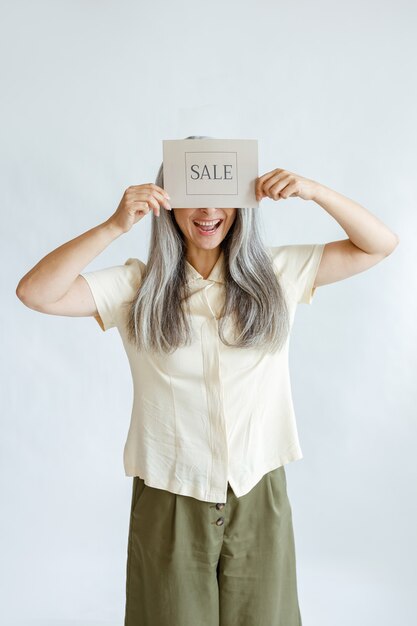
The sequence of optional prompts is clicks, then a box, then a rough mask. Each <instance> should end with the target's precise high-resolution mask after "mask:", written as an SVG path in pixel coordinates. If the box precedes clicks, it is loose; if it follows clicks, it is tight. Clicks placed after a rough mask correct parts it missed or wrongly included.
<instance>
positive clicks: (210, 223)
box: [194, 220, 221, 226]
mask: <svg viewBox="0 0 417 626" xmlns="http://www.w3.org/2000/svg"><path fill="white" fill-rule="evenodd" d="M219 222H221V220H215V221H214V222H197V220H195V221H194V223H195V224H199V225H200V226H215V225H216V224H218V223H219Z"/></svg>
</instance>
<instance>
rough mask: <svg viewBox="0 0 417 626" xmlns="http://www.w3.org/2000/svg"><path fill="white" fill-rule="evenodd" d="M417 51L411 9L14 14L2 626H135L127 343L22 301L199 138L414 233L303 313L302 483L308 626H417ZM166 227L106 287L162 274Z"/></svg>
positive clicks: (4, 41)
mask: <svg viewBox="0 0 417 626" xmlns="http://www.w3.org/2000/svg"><path fill="white" fill-rule="evenodd" d="M415 30H416V12H415V5H413V3H412V2H411V1H410V2H405V1H402V0H400V1H398V0H397V1H396V2H392V1H391V2H382V3H381V2H376V1H372V2H366V1H365V2H363V1H362V2H358V1H350V2H345V3H343V4H341V3H334V2H330V1H326V2H325V1H320V0H319V1H317V2H314V3H313V2H307V1H306V0H304V1H300V2H297V3H295V4H294V3H278V2H272V1H271V2H265V1H260V0H258V1H257V2H256V3H255V2H243V3H241V2H239V3H238V2H224V1H218V0H217V1H212V2H210V3H209V4H208V3H206V2H189V3H186V2H178V1H176V2H173V3H170V2H168V1H166V2H161V1H160V0H159V1H158V0H153V1H152V2H147V3H144V2H141V3H139V2H131V1H129V2H115V1H112V2H109V1H103V2H98V1H95V2H93V1H84V2H82V1H73V2H69V1H67V2H63V1H60V2H52V1H41V2H39V1H35V2H29V1H14V2H3V3H2V19H1V37H0V42H1V48H2V50H1V52H2V54H1V57H0V58H1V64H2V87H3V90H2V91H3V94H2V100H1V107H2V113H1V120H2V135H3V140H2V142H1V146H2V147H1V173H2V184H1V186H0V193H1V238H2V241H1V254H2V263H1V275H2V287H1V290H2V291H1V292H2V296H3V297H2V307H1V315H2V356H3V358H2V372H1V374H2V410H1V450H0V453H1V457H0V463H1V466H0V469H1V477H0V480H1V494H0V496H1V516H0V538H1V545H0V553H1V559H0V561H1V579H0V594H1V596H2V597H1V602H0V612H1V614H0V622H1V623H2V624H13V623H14V620H16V623H19V624H22V625H23V624H25V625H26V624H28V625H29V624H37V625H38V626H63V625H65V626H69V625H73V624H80V625H83V626H84V625H85V626H92V625H93V624H94V625H95V626H98V625H100V626H104V625H108V626H110V625H111V626H121V625H122V619H123V612H124V592H125V566H126V549H127V532H128V521H129V507H130V498H131V486H132V482H131V478H126V477H125V475H124V471H123V465H122V449H123V445H124V442H125V437H126V435H127V429H128V424H129V419H130V410H131V401H132V385H131V380H130V371H129V368H128V362H127V358H126V356H125V354H124V351H123V346H122V344H121V341H120V338H119V335H118V333H117V331H116V330H115V329H113V330H112V331H109V332H108V333H103V332H102V331H101V330H100V328H99V326H98V324H97V323H96V322H95V321H94V320H93V319H92V318H87V319H85V318H78V319H76V318H69V317H55V316H49V315H42V314H40V313H36V312H34V311H32V310H30V309H28V308H27V307H25V306H24V305H23V304H22V303H21V302H20V301H19V300H18V299H17V297H16V295H15V288H16V285H17V283H18V280H19V279H20V278H21V276H22V275H23V274H24V273H26V272H27V271H28V270H29V269H30V268H31V267H32V266H33V265H34V264H35V263H36V262H37V261H38V260H39V259H40V258H42V257H43V256H44V255H46V254H47V253H48V252H50V251H51V250H53V249H54V248H56V247H57V246H59V245H61V244H62V243H64V242H65V241H68V240H70V239H72V238H74V237H76V236H78V235H79V234H81V233H82V232H85V231H86V230H88V229H90V228H92V227H93V226H95V225H96V224H98V223H100V222H102V221H104V220H105V219H107V218H108V217H109V216H110V215H111V214H112V213H113V212H114V211H115V209H116V207H117V205H118V203H119V201H120V198H121V196H122V194H123V192H124V190H125V188H126V187H127V186H128V185H131V184H141V183H145V182H151V181H153V180H154V177H155V175H156V171H157V168H158V166H159V164H160V162H161V159H162V144H161V142H162V139H170V138H172V139H182V138H184V137H186V136H188V135H192V134H196V135H212V136H215V137H222V138H228V137H232V138H247V137H250V138H257V139H258V140H259V145H260V163H259V165H260V171H261V172H262V173H265V172H267V171H270V170H272V169H273V168H276V167H280V168H284V169H288V170H290V171H294V172H296V173H299V174H301V175H303V176H307V177H309V178H313V179H315V180H318V181H320V182H322V183H324V184H325V185H327V186H329V187H331V188H333V189H336V190H338V191H340V192H341V193H343V194H344V195H346V196H348V197H351V198H353V199H355V200H356V201H358V202H360V203H361V204H362V205H363V206H365V207H367V208H368V209H369V210H370V211H372V212H373V213H375V214H376V215H377V216H378V217H380V218H381V219H382V220H383V221H384V222H385V223H386V224H387V225H388V226H389V227H390V228H391V229H392V230H393V231H394V232H396V233H398V234H399V237H400V245H399V247H398V248H397V249H396V250H395V252H394V254H393V255H392V256H390V257H388V258H386V259H385V260H384V261H383V262H381V263H380V264H379V265H377V266H376V267H374V268H372V269H371V270H369V271H367V272H364V273H362V274H359V275H357V276H355V277H352V278H350V279H348V280H345V281H342V282H339V283H335V284H332V285H326V286H323V287H320V288H318V289H317V292H316V295H315V299H314V300H313V303H312V304H311V305H310V306H308V305H304V304H302V305H300V306H299V309H298V312H297V314H296V320H295V326H294V331H293V336H292V343H291V356H290V361H291V368H292V386H293V393H294V403H295V409H296V414H297V420H298V428H299V434H300V440H301V446H302V449H303V453H304V458H303V459H302V460H301V461H299V462H296V463H292V464H290V465H287V466H286V472H287V478H288V491H289V496H290V500H291V502H292V507H293V519H294V528H295V535H296V548H297V559H298V578H299V595H300V606H301V611H302V616H303V620H304V621H303V623H304V624H305V626H334V625H335V624H337V626H352V624H359V625H364V626H365V625H366V626H384V625H390V626H391V625H392V624H394V623H396V624H412V623H415V621H416V619H417V609H416V598H415V588H416V582H417V580H416V562H417V546H416V532H415V528H416V527H417V526H416V522H417V519H416V518H417V515H416V478H417V471H416V462H415V447H416V401H417V397H416V365H417V363H416V323H415V320H416V313H417V306H416V305H417V297H416V291H417V290H416V287H417V285H416V261H417V254H416V243H415V242H416V234H417V231H416V221H417V220H416V199H417V193H416V174H415V172H416V165H417V163H416V140H417V137H416V116H415V111H416V110H417V101H416V100H417V98H416V73H415V64H414V63H413V59H415V58H416V53H417V50H416V38H415ZM260 210H261V211H262V216H263V222H264V225H265V227H264V232H265V240H266V243H267V245H280V244H284V243H302V242H306V243H314V242H327V241H332V240H336V239H342V238H345V236H346V235H345V233H344V231H343V230H342V229H341V227H339V225H338V224H337V223H336V222H335V221H334V220H333V218H331V217H330V216H329V215H328V214H327V213H326V211H324V210H323V209H322V208H321V207H320V206H318V205H316V204H315V203H314V202H305V201H303V200H301V199H296V198H291V199H289V200H284V201H279V202H274V201H272V200H269V199H268V200H262V202H261V209H260ZM150 221H151V216H147V217H146V218H145V219H144V220H142V221H141V222H140V223H139V224H137V225H136V227H134V228H133V230H132V231H131V232H129V233H128V234H126V235H124V236H122V237H120V238H119V239H118V240H116V241H115V242H114V243H113V244H112V245H111V246H110V247H109V248H108V249H106V250H105V251H104V252H103V253H102V254H101V255H100V256H99V258H97V259H95V261H94V263H92V264H91V265H90V266H89V269H96V268H101V267H107V266H109V265H113V264H119V263H123V262H124V261H125V260H126V259H127V258H128V257H130V256H137V257H139V258H141V259H143V260H146V254H147V242H148V237H149V228H150ZM196 626H197V625H196Z"/></svg>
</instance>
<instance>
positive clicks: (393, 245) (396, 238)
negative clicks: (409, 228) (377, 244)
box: [385, 233, 400, 256]
mask: <svg viewBox="0 0 417 626" xmlns="http://www.w3.org/2000/svg"><path fill="white" fill-rule="evenodd" d="M399 243H400V238H399V236H398V235H397V234H396V233H393V237H392V243H391V245H390V246H389V247H388V248H387V249H386V250H385V256H388V255H389V254H392V253H393V252H394V250H395V248H396V247H397V246H398V244H399Z"/></svg>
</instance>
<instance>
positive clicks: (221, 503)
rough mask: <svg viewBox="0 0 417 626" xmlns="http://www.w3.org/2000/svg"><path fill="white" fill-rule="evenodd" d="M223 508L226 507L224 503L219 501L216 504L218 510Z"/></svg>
mask: <svg viewBox="0 0 417 626" xmlns="http://www.w3.org/2000/svg"><path fill="white" fill-rule="evenodd" d="M223 508H224V504H223V502H218V503H217V504H216V509H217V510H218V511H221V510H222V509H223Z"/></svg>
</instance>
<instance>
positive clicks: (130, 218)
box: [107, 183, 171, 233]
mask: <svg viewBox="0 0 417 626" xmlns="http://www.w3.org/2000/svg"><path fill="white" fill-rule="evenodd" d="M168 198H169V196H168V194H167V192H166V191H165V190H164V189H162V187H158V185H155V183H144V184H143V185H131V186H130V187H128V188H127V189H126V191H125V192H124V194H123V197H122V199H121V201H120V204H119V206H118V207H117V209H116V211H115V213H114V214H113V215H112V216H111V217H110V218H109V219H108V220H107V222H108V223H109V224H112V225H113V226H116V228H117V229H118V230H120V231H121V232H122V233H127V232H128V231H129V230H130V229H131V228H132V226H134V224H136V223H137V222H139V220H141V219H142V218H143V217H145V215H146V214H147V213H149V211H153V212H154V213H155V215H156V216H159V211H160V206H163V207H164V208H165V209H167V210H171V207H170V205H169V202H168Z"/></svg>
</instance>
